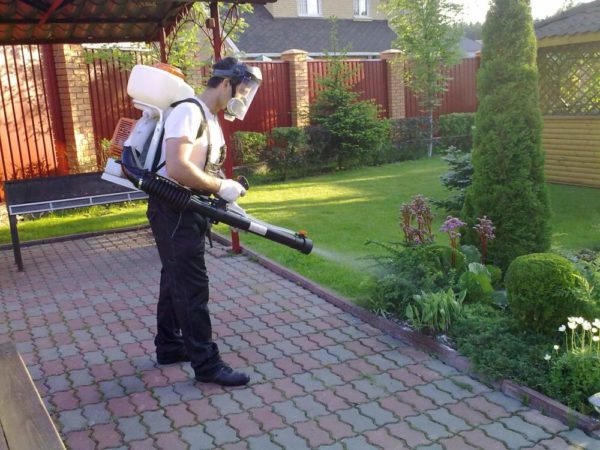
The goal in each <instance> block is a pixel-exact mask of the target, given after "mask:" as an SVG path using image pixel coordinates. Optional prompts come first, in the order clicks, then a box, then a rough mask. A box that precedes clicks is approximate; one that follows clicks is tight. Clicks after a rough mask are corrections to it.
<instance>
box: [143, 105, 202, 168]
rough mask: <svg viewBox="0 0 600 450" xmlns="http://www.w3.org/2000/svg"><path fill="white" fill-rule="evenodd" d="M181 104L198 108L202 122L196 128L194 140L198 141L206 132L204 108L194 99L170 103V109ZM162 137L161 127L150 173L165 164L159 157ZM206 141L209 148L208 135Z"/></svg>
mask: <svg viewBox="0 0 600 450" xmlns="http://www.w3.org/2000/svg"><path fill="white" fill-rule="evenodd" d="M182 103H193V104H194V105H196V106H197V107H198V109H200V113H201V114H202V122H201V123H200V127H198V133H196V139H198V138H199V137H200V136H202V135H203V134H204V131H205V130H207V122H206V113H205V112H204V108H203V107H202V105H201V104H200V102H199V101H198V100H197V99H196V98H194V97H190V98H186V99H185V100H179V101H178V102H174V103H171V105H170V107H171V108H175V107H176V106H177V105H180V104H182ZM164 137H165V127H164V125H163V129H162V131H161V133H160V140H159V141H158V142H160V144H159V145H160V147H159V148H160V151H157V152H156V153H155V154H154V161H152V172H158V171H159V170H160V169H162V168H163V167H164V166H165V164H166V163H165V161H163V162H162V163H161V162H160V157H161V155H162V142H163V138H164ZM208 140H209V143H208V145H209V146H210V134H209V136H208Z"/></svg>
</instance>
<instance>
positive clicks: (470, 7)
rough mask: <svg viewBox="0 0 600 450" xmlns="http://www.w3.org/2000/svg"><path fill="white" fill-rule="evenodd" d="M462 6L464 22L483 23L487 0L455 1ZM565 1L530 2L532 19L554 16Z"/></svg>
mask: <svg viewBox="0 0 600 450" xmlns="http://www.w3.org/2000/svg"><path fill="white" fill-rule="evenodd" d="M590 1H592V0H575V3H576V4H579V3H588V2H590ZM457 2H458V3H460V4H461V5H462V6H463V15H464V20H465V21H466V22H483V21H484V20H485V14H486V13H487V10H488V5H489V0H457ZM564 4H565V0H531V13H532V14H533V18H534V19H543V18H545V17H548V16H550V15H552V14H554V13H555V12H556V11H558V9H560V7H561V6H562V5H564Z"/></svg>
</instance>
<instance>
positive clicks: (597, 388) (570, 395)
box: [549, 350, 600, 414]
mask: <svg viewBox="0 0 600 450" xmlns="http://www.w3.org/2000/svg"><path fill="white" fill-rule="evenodd" d="M599 368H600V355H599V354H598V353H597V352H595V351H592V350H586V351H582V352H566V353H563V354H562V355H560V356H559V357H558V359H557V360H556V362H554V364H553V365H552V367H551V369H550V383H549V384H550V386H549V390H550V395H552V397H553V398H555V399H556V400H558V401H560V402H561V403H564V404H565V405H567V406H570V407H571V408H573V409H576V410H577V411H579V412H581V413H583V414H590V413H591V412H594V408H593V407H592V405H590V404H589V403H588V400H587V399H588V397H590V396H591V395H594V394H595V393H596V392H600V370H599Z"/></svg>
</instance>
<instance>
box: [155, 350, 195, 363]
mask: <svg viewBox="0 0 600 450" xmlns="http://www.w3.org/2000/svg"><path fill="white" fill-rule="evenodd" d="M189 360H190V357H189V356H188V354H187V352H186V351H185V349H181V350H180V351H179V352H171V353H158V352H156V362H157V363H158V364H160V365H167V364H175V363H178V362H188V361H189Z"/></svg>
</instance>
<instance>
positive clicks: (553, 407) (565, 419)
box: [212, 232, 600, 434]
mask: <svg viewBox="0 0 600 450" xmlns="http://www.w3.org/2000/svg"><path fill="white" fill-rule="evenodd" d="M212 237H213V239H214V240H215V241H217V242H219V243H220V244H223V245H226V246H231V241H229V240H228V239H227V238H225V237H224V236H222V235H220V234H218V233H215V232H212ZM242 254H243V255H245V256H249V257H251V258H253V259H255V260H256V261H257V262H258V263H259V264H260V265H261V266H263V267H265V268H267V269H269V270H270V271H272V272H273V273H276V274H277V275H280V276H281V277H283V278H285V279H287V280H289V281H291V282H292V283H295V284H297V285H299V286H301V287H303V288H304V289H306V290H307V291H309V292H311V293H313V294H315V295H318V296H319V297H321V298H323V299H324V300H326V301H327V302H329V303H331V304H333V305H335V306H337V307H338V308H340V309H341V310H342V311H344V312H347V313H349V314H352V315H353V316H355V317H357V318H359V319H361V320H362V321H364V322H366V323H368V324H369V325H371V326H373V327H375V328H378V329H380V330H382V331H385V332H386V333H388V334H389V335H390V336H392V337H394V338H396V339H399V340H401V341H404V342H405V343H407V344H410V345H412V346H414V347H416V348H417V349H419V350H421V351H424V352H426V353H429V354H433V355H435V356H436V357H437V358H438V359H439V360H440V361H442V362H443V363H445V364H448V365H449V366H451V367H454V368H455V369H456V370H458V371H459V372H462V373H463V374H466V375H469V376H471V377H474V378H477V379H479V378H480V377H479V376H478V374H477V373H476V372H474V371H473V369H472V367H471V363H470V361H469V359H468V358H466V357H464V356H462V355H460V354H459V353H458V352H457V351H456V350H454V349H452V348H450V347H448V346H446V345H444V344H441V343H439V342H437V341H436V340H434V339H432V338H430V337H429V336H425V335H424V334H422V333H420V332H418V331H415V330H412V329H410V328H406V327H403V326H401V325H399V324H397V323H396V322H394V321H392V320H389V319H385V318H383V317H380V316H377V315H375V314H373V313H372V312H370V311H368V310H366V309H364V308H362V307H360V306H358V305H356V304H354V303H352V302H351V301H350V300H348V299H345V298H343V297H341V296H340V295H338V294H335V293H333V292H332V291H330V290H329V289H327V288H324V287H322V286H319V285H318V284H316V283H315V282H313V281H311V280H309V279H307V278H305V277H303V276H302V275H299V274H298V273H296V272H293V271H291V270H289V269H287V268H286V267H284V266H282V265H281V264H279V263H277V262H275V261H273V260H271V259H269V258H267V257H266V256H263V255H261V254H259V253H256V252H254V251H252V250H250V249H248V248H245V247H242ZM494 386H495V387H496V388H498V389H499V390H501V391H502V392H503V393H504V394H505V395H508V396H509V397H512V398H514V399H517V400H519V401H520V402H522V403H524V404H526V405H527V406H530V407H532V408H535V409H537V410H538V411H540V412H542V413H543V414H545V415H547V416H549V417H552V418H554V419H557V420H559V421H561V422H562V423H564V424H565V425H567V426H569V427H572V426H575V427H578V428H580V429H582V430H583V431H585V432H586V433H588V434H591V433H593V432H594V431H596V430H598V429H600V421H598V420H596V419H594V418H593V417H591V416H586V415H584V414H581V413H579V412H577V411H575V410H573V409H571V408H569V407H568V406H566V405H563V404H562V403H560V402H557V401H556V400H554V399H552V398H550V397H547V396H545V395H544V394H542V393H540V392H538V391H536V390H534V389H531V388H528V387H526V386H521V385H519V384H516V383H514V382H512V381H510V380H499V381H496V382H495V383H494Z"/></svg>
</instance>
